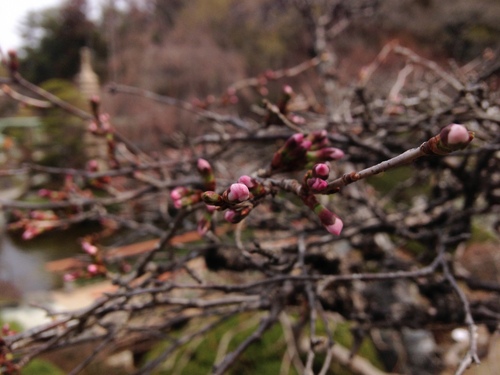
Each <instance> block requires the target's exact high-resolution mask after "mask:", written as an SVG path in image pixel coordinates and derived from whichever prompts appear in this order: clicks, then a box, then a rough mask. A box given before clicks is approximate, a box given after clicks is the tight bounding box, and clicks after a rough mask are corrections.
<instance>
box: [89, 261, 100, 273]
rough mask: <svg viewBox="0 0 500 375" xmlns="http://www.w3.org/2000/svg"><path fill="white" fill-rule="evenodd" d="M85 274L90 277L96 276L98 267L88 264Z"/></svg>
mask: <svg viewBox="0 0 500 375" xmlns="http://www.w3.org/2000/svg"><path fill="white" fill-rule="evenodd" d="M87 272H88V273H90V274H91V275H96V274H97V273H98V272H99V267H98V266H97V264H93V263H92V264H89V265H88V266H87Z"/></svg>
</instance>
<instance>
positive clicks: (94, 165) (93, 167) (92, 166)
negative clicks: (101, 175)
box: [87, 159, 99, 172]
mask: <svg viewBox="0 0 500 375" xmlns="http://www.w3.org/2000/svg"><path fill="white" fill-rule="evenodd" d="M98 169H99V163H98V162H97V160H95V159H92V160H89V161H88V162H87V170H88V171H89V172H96V171H97V170H98Z"/></svg>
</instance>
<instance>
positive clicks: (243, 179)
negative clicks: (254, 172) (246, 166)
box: [238, 175, 257, 189]
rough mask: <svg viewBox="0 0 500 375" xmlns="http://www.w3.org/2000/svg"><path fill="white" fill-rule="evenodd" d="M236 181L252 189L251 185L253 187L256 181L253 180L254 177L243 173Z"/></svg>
mask: <svg viewBox="0 0 500 375" xmlns="http://www.w3.org/2000/svg"><path fill="white" fill-rule="evenodd" d="M238 182H239V183H242V184H243V185H245V186H246V187H248V188H249V189H252V188H253V187H255V186H256V185H257V181H255V179H254V178H252V177H250V176H247V175H243V176H241V177H240V178H238Z"/></svg>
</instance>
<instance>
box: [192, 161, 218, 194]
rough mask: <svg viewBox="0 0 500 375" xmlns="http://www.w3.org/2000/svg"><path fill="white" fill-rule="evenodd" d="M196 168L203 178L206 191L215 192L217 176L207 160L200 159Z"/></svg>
mask: <svg viewBox="0 0 500 375" xmlns="http://www.w3.org/2000/svg"><path fill="white" fill-rule="evenodd" d="M196 168H197V169H198V172H200V175H201V177H202V178H203V183H204V185H205V189H206V190H214V189H215V175H214V171H213V169H212V166H211V165H210V163H209V162H208V161H207V160H205V159H202V158H200V159H198V162H197V163H196Z"/></svg>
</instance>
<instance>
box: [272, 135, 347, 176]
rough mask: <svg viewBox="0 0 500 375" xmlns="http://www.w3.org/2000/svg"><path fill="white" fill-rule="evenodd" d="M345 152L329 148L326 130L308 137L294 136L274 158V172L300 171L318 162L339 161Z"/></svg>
mask: <svg viewBox="0 0 500 375" xmlns="http://www.w3.org/2000/svg"><path fill="white" fill-rule="evenodd" d="M343 156H344V152H343V151H342V150H340V149H338V148H335V147H328V137H327V132H326V131H325V130H321V131H315V132H312V133H310V134H308V135H307V136H304V134H302V133H296V134H294V135H292V136H291V137H290V138H288V140H287V141H286V142H285V144H284V145H283V146H282V147H281V148H280V149H279V150H278V151H276V153H275V154H274V156H273V160H272V161H271V170H272V171H293V170H299V169H302V168H304V167H307V166H308V165H313V164H315V163H318V162H325V161H333V160H338V159H340V158H342V157H343Z"/></svg>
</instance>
